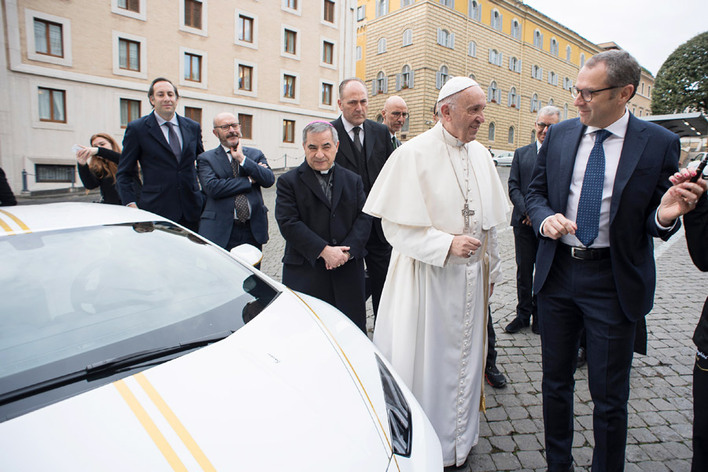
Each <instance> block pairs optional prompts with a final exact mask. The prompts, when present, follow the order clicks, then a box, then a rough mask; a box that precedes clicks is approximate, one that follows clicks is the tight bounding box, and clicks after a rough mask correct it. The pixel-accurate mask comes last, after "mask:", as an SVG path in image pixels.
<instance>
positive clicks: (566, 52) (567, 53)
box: [565, 46, 572, 62]
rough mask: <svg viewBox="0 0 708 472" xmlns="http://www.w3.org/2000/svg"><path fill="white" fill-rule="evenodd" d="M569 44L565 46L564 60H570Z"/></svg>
mask: <svg viewBox="0 0 708 472" xmlns="http://www.w3.org/2000/svg"><path fill="white" fill-rule="evenodd" d="M571 51H572V50H571V49H570V46H566V47H565V60H566V61H568V62H570V53H571Z"/></svg>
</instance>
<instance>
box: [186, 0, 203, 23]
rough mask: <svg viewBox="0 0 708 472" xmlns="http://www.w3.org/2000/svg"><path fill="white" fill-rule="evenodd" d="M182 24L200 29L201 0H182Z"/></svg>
mask: <svg viewBox="0 0 708 472" xmlns="http://www.w3.org/2000/svg"><path fill="white" fill-rule="evenodd" d="M184 26H189V27H190V28H196V29H202V2H201V1H200V0H184Z"/></svg>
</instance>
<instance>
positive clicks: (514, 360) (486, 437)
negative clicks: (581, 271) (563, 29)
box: [21, 168, 708, 472]
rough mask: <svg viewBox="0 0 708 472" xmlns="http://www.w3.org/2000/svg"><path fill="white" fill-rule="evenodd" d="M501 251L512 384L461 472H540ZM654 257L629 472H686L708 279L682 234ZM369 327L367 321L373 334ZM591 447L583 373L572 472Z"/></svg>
mask: <svg viewBox="0 0 708 472" xmlns="http://www.w3.org/2000/svg"><path fill="white" fill-rule="evenodd" d="M499 174H500V177H501V179H502V181H503V182H506V180H507V178H508V168H499ZM263 197H264V199H265V203H266V206H267V207H268V208H269V209H270V212H269V219H270V237H271V239H270V241H269V242H268V243H267V244H266V246H265V247H264V254H263V262H262V270H263V271H264V272H265V273H267V274H268V275H270V276H271V277H273V278H275V279H277V280H280V278H281V267H282V266H281V262H280V260H281V257H282V255H283V250H284V246H285V244H284V241H283V239H282V237H281V236H280V233H279V232H278V227H277V225H276V223H275V221H274V209H275V186H273V187H272V188H270V189H264V191H263ZM84 198H85V199H87V201H92V200H91V198H89V197H84ZM64 199H69V198H64ZM41 201H45V200H44V199H34V198H33V199H29V200H28V199H21V202H22V203H37V202H41ZM46 201H48V200H46ZM54 201H56V200H54ZM500 250H501V254H502V259H503V262H502V269H503V271H504V281H503V282H501V283H499V284H498V285H497V286H496V288H495V291H494V295H493V296H492V300H491V306H492V317H493V319H494V325H495V329H496V333H497V350H498V354H499V356H498V360H497V365H498V367H499V370H500V371H502V372H503V373H504V374H506V376H507V378H508V379H509V384H508V385H507V387H506V388H504V389H499V390H495V389H493V388H491V387H490V386H489V385H486V405H487V410H486V413H485V414H483V415H482V419H481V424H480V430H481V435H480V440H479V443H478V444H477V446H475V447H474V448H473V450H472V453H471V454H470V458H469V461H468V464H467V466H466V467H464V468H460V469H459V470H460V471H465V472H466V471H471V472H483V471H524V472H526V471H545V470H546V469H545V465H546V464H545V458H544V452H543V412H542V407H541V348H540V338H539V336H536V335H534V334H532V333H531V331H530V329H528V328H527V329H525V330H523V331H522V332H520V333H517V334H515V335H510V334H507V333H505V332H504V330H503V327H504V326H506V324H507V323H509V322H510V321H511V320H512V319H513V317H514V316H515V307H516V283H515V281H516V279H515V274H516V266H515V262H514V242H513V232H512V231H511V230H510V229H509V228H504V229H502V231H500ZM655 257H656V261H657V290H656V298H655V304H654V309H653V310H652V312H651V313H650V314H649V315H648V317H647V327H648V331H649V347H648V355H646V356H642V355H636V356H635V358H634V362H633V368H632V375H631V394H630V400H629V431H628V437H627V467H626V470H627V471H628V472H638V471H641V472H654V471H657V472H658V471H677V472H681V471H686V472H688V471H690V464H691V455H692V452H691V429H692V424H693V421H692V420H693V413H692V372H693V360H694V354H695V351H694V346H693V343H692V342H691V336H692V335H693V330H694V328H695V325H696V322H697V321H698V317H699V315H700V312H701V308H702V306H703V302H704V300H705V297H706V287H708V273H701V272H700V271H698V269H696V268H695V267H694V266H693V264H692V262H691V259H690V257H689V255H688V251H687V249H686V240H685V237H684V233H683V230H680V231H679V232H678V233H677V234H676V235H675V236H674V237H673V238H672V239H671V240H670V241H669V242H668V243H662V242H661V241H657V242H656V249H655ZM369 313H370V315H371V307H370V303H369ZM372 325H373V317H372V316H370V319H369V331H370V333H371V331H372V330H373V326H372ZM592 447H593V436H592V402H591V400H590V393H589V391H588V380H587V368H581V369H578V372H577V373H576V386H575V435H574V440H573V456H574V458H575V466H576V467H575V470H576V471H579V472H580V471H589V470H590V463H591V460H592Z"/></svg>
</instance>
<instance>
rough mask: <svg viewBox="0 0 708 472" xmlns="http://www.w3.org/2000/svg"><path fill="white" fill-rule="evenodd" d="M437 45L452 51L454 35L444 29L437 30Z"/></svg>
mask: <svg viewBox="0 0 708 472" xmlns="http://www.w3.org/2000/svg"><path fill="white" fill-rule="evenodd" d="M438 44H439V45H441V46H445V47H446V48H450V49H453V48H454V47H455V35H454V34H452V33H450V32H449V31H448V30H446V29H442V28H438Z"/></svg>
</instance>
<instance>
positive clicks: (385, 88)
mask: <svg viewBox="0 0 708 472" xmlns="http://www.w3.org/2000/svg"><path fill="white" fill-rule="evenodd" d="M383 93H388V77H384V79H383Z"/></svg>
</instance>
